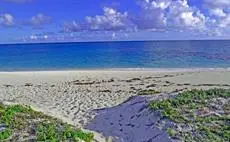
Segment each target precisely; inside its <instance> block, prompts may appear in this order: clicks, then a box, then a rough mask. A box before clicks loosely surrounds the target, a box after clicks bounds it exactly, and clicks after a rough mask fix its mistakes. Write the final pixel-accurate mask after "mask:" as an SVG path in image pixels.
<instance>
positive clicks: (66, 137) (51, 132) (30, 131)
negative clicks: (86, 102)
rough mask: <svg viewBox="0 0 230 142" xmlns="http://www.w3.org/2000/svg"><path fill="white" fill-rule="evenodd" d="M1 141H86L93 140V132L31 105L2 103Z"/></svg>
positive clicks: (0, 108) (0, 113)
mask: <svg viewBox="0 0 230 142" xmlns="http://www.w3.org/2000/svg"><path fill="white" fill-rule="evenodd" d="M0 124H1V125H5V126H4V127H3V126H1V128H2V127H3V128H4V129H2V130H1V131H0V141H11V140H14V141H27V140H34V141H50V142H58V141H75V142H78V141H80V140H81V141H85V142H91V141H92V139H93V134H92V133H85V132H83V131H82V130H80V129H77V128H75V127H74V126H71V125H69V124H66V123H63V122H61V121H60V120H58V119H55V118H52V117H50V116H47V115H44V114H42V113H41V112H37V111H34V110H32V109H31V107H29V106H23V105H12V106H5V105H3V104H0Z"/></svg>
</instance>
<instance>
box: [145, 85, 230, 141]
mask: <svg viewBox="0 0 230 142" xmlns="http://www.w3.org/2000/svg"><path fill="white" fill-rule="evenodd" d="M149 106H150V108H151V109H153V110H155V111H159V112H160V113H161V115H162V117H164V118H167V119H169V120H171V121H172V122H173V123H174V125H173V126H171V127H169V128H168V129H167V132H168V134H169V136H170V137H171V138H174V139H179V140H181V141H210V142H211V141H212V142H214V141H220V142H221V141H229V140H230V90H228V89H210V90H191V91H186V92H183V93H180V94H178V95H177V96H176V97H172V98H168V99H165V100H155V101H151V102H150V104H149Z"/></svg>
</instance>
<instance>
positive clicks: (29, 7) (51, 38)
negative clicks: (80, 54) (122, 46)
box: [0, 0, 230, 43]
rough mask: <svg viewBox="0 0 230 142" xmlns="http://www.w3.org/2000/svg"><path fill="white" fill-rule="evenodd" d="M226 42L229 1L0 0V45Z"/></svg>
mask: <svg viewBox="0 0 230 142" xmlns="http://www.w3.org/2000/svg"><path fill="white" fill-rule="evenodd" d="M199 39H230V0H0V43H30V42H78V41H80V42H81V41H120V40H199Z"/></svg>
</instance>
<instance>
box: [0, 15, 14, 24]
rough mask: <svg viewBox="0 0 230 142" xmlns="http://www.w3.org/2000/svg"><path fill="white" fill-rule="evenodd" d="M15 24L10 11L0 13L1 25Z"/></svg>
mask: <svg viewBox="0 0 230 142" xmlns="http://www.w3.org/2000/svg"><path fill="white" fill-rule="evenodd" d="M13 24H14V17H13V16H12V15H10V14H8V13H5V14H2V15H0V25H3V26H12V25H13Z"/></svg>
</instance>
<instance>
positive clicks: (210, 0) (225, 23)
mask: <svg viewBox="0 0 230 142" xmlns="http://www.w3.org/2000/svg"><path fill="white" fill-rule="evenodd" d="M204 4H205V6H206V8H207V9H208V10H209V13H210V15H212V16H214V17H215V20H216V25H215V26H217V27H218V28H219V30H221V28H228V27H229V26H230V0H204Z"/></svg>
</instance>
